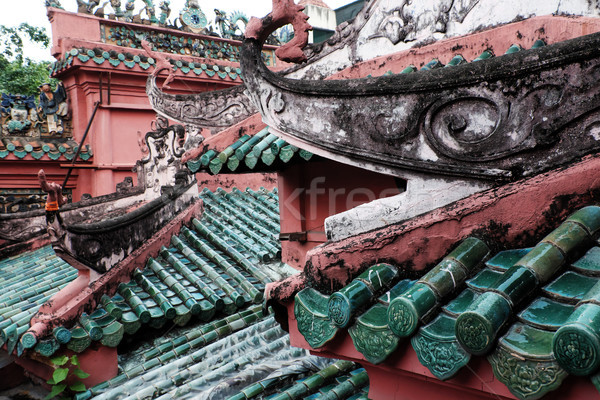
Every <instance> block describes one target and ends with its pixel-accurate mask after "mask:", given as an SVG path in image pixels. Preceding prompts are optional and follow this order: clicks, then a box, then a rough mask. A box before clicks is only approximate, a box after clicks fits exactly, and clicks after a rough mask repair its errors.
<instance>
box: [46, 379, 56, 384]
mask: <svg viewBox="0 0 600 400" xmlns="http://www.w3.org/2000/svg"><path fill="white" fill-rule="evenodd" d="M46 383H47V384H48V385H56V382H54V378H50V379H48V380H47V381H46Z"/></svg>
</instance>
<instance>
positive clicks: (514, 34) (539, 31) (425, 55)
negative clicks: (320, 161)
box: [326, 15, 600, 79]
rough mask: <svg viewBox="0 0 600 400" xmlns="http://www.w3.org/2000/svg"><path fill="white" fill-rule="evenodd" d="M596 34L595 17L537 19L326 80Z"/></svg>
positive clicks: (386, 58)
mask: <svg viewBox="0 0 600 400" xmlns="http://www.w3.org/2000/svg"><path fill="white" fill-rule="evenodd" d="M598 31H600V20H599V19H598V18H590V17H566V16H560V15H546V16H537V17H532V18H528V19H525V20H523V21H517V22H513V23H509V24H506V25H502V26H498V27H495V28H491V29H485V30H483V31H480V32H475V33H471V34H468V35H464V36H459V37H455V38H448V39H441V40H438V41H435V42H433V43H429V44H427V45H426V46H415V47H413V48H410V49H406V50H401V51H398V52H395V53H392V54H387V55H383V56H379V57H375V58H373V59H369V60H366V61H362V62H358V63H356V64H353V65H351V66H349V67H348V68H346V69H344V70H343V71H341V72H336V73H334V74H333V75H331V76H329V77H327V78H326V79H354V78H364V77H366V76H367V75H371V76H381V75H383V74H384V73H386V72H388V71H389V72H392V73H394V74H398V73H400V72H402V70H403V69H404V68H406V67H408V66H409V65H414V66H415V67H417V68H418V69H420V68H421V67H423V66H424V65H425V64H427V63H428V62H430V61H431V60H433V59H438V60H440V62H441V63H442V64H444V65H445V64H447V63H448V61H450V60H451V59H452V57H454V56H455V55H457V54H460V55H462V56H463V57H464V58H465V59H466V60H469V61H470V60H473V59H475V58H477V57H478V56H479V55H480V54H481V53H482V52H483V51H485V50H488V49H489V50H492V52H493V53H494V54H495V55H497V56H499V55H501V54H504V53H505V52H506V50H508V48H509V47H510V46H511V45H513V44H517V45H520V46H521V47H522V48H524V49H529V48H531V46H532V45H533V44H534V43H535V41H536V40H538V39H541V40H543V41H544V42H546V43H547V44H551V43H557V42H562V41H564V40H568V39H573V38H576V37H579V36H584V35H589V34H590V33H594V32H598Z"/></svg>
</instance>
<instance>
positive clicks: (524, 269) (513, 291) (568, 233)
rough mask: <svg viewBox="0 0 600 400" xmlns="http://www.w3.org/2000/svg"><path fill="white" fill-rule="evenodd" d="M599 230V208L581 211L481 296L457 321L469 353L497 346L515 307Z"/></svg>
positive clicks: (484, 352) (457, 329) (458, 332)
mask: <svg viewBox="0 0 600 400" xmlns="http://www.w3.org/2000/svg"><path fill="white" fill-rule="evenodd" d="M599 230H600V207H596V206H590V207H585V208H582V209H581V210H579V211H577V212H575V213H574V214H573V215H571V216H570V217H569V218H568V219H567V220H566V221H565V222H563V223H562V224H561V225H560V226H559V227H558V228H557V229H555V230H554V231H552V232H551V233H550V234H549V235H548V236H546V237H545V238H544V239H543V240H542V241H541V242H540V243H539V244H538V245H537V246H535V248H534V249H533V250H531V251H530V252H529V253H527V255H525V256H524V257H523V258H521V260H519V261H518V262H517V263H516V264H515V265H514V266H512V267H511V268H509V269H508V271H506V272H505V273H504V274H503V275H502V276H501V277H500V278H499V280H498V281H497V282H496V284H495V285H494V286H495V289H494V291H490V292H486V293H484V294H482V295H481V296H480V297H479V298H478V299H476V300H475V302H474V303H473V304H472V305H471V307H470V308H469V310H467V311H466V312H464V313H463V314H462V315H460V316H459V317H458V319H457V321H456V336H457V338H458V340H459V342H460V344H461V345H462V346H463V347H464V348H465V349H466V350H467V351H469V352H470V353H472V354H477V355H483V354H486V353H487V352H489V350H490V349H491V348H492V346H493V345H494V343H495V339H496V337H497V335H498V331H499V330H500V328H501V327H502V326H503V325H504V324H505V323H506V322H507V321H508V319H509V318H510V316H511V315H512V313H513V309H514V307H516V306H517V305H519V304H520V303H521V301H522V300H523V299H525V298H527V296H528V295H529V293H530V292H531V291H533V290H535V289H536V288H537V287H539V286H540V285H542V284H544V283H546V282H547V281H548V280H549V279H550V278H552V277H553V276H554V275H555V274H556V272H557V271H559V270H560V269H561V268H562V267H563V266H564V265H565V260H566V259H567V258H570V257H571V254H572V253H576V252H577V251H578V250H580V249H581V248H582V247H583V246H586V245H587V246H589V245H590V244H591V241H590V239H591V238H595V237H596V235H597V233H598V231H599Z"/></svg>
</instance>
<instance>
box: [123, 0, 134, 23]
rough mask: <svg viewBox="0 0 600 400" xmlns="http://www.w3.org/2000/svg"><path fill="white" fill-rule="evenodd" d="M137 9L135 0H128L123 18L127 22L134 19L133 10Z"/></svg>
mask: <svg viewBox="0 0 600 400" xmlns="http://www.w3.org/2000/svg"><path fill="white" fill-rule="evenodd" d="M134 9H135V0H127V3H125V13H124V14H123V19H124V20H125V21H126V22H132V21H133V10H134Z"/></svg>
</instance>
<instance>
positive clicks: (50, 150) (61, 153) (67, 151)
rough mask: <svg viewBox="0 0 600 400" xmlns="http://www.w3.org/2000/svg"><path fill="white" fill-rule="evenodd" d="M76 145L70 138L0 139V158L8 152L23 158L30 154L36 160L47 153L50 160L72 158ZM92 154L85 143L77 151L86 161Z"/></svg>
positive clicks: (4, 156)
mask: <svg viewBox="0 0 600 400" xmlns="http://www.w3.org/2000/svg"><path fill="white" fill-rule="evenodd" d="M77 149H78V145H77V143H76V142H74V141H72V140H68V141H66V142H59V141H56V140H52V139H38V140H34V139H26V138H22V137H21V138H16V137H15V138H12V139H7V138H5V139H1V140H0V158H6V157H7V156H8V155H9V154H14V155H15V156H16V157H17V158H24V157H25V156H27V155H30V156H31V157H33V158H34V159H36V160H39V159H40V158H42V157H43V156H45V155H47V156H48V157H49V158H50V159H51V160H58V159H59V158H61V157H63V158H65V159H67V160H72V159H73V158H74V157H75V153H77ZM92 156H93V152H92V149H91V147H90V146H89V145H85V146H84V147H83V148H82V149H81V151H80V152H79V158H80V159H82V160H84V161H87V160H89V159H90V158H91V157H92Z"/></svg>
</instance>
